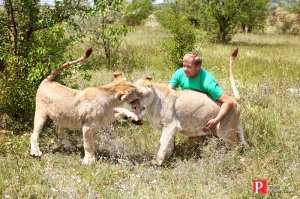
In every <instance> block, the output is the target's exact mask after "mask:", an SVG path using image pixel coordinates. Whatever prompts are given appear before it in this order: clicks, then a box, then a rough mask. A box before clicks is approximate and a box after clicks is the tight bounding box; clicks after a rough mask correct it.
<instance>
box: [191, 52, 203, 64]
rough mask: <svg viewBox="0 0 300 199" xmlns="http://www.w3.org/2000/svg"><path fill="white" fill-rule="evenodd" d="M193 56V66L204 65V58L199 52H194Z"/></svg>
mask: <svg viewBox="0 0 300 199" xmlns="http://www.w3.org/2000/svg"><path fill="white" fill-rule="evenodd" d="M191 55H192V56H193V64H194V65H199V66H201V65H202V57H201V55H200V54H199V53H198V52H192V53H191Z"/></svg>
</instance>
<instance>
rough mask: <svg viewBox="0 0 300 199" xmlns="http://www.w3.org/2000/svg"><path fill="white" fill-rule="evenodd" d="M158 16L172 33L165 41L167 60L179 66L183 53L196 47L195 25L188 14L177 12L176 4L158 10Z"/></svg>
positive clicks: (161, 22)
mask: <svg viewBox="0 0 300 199" xmlns="http://www.w3.org/2000/svg"><path fill="white" fill-rule="evenodd" d="M156 17H157V19H158V21H159V22H160V24H161V25H162V26H163V27H165V28H166V29H167V30H168V31H169V32H170V33H171V37H170V38H169V39H167V40H166V41H165V42H164V43H163V48H164V49H165V50H166V52H167V55H168V60H167V61H168V62H170V63H172V64H173V65H174V66H177V67H179V66H180V65H181V64H182V57H183V55H184V54H185V53H187V52H190V51H192V50H193V48H194V45H195V42H196V36H195V30H194V27H193V26H192V25H191V23H190V21H189V20H188V19H187V17H186V16H184V15H183V14H181V13H179V12H177V8H176V4H172V5H171V6H169V7H166V8H164V9H162V10H160V11H158V12H157V13H156Z"/></svg>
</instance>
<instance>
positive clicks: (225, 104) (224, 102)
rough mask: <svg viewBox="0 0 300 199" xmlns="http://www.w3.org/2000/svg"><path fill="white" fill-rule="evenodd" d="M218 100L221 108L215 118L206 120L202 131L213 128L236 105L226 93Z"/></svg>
mask: <svg viewBox="0 0 300 199" xmlns="http://www.w3.org/2000/svg"><path fill="white" fill-rule="evenodd" d="M218 102H220V103H221V109H220V111H219V113H218V115H217V116H216V117H215V118H213V119H211V120H209V121H208V122H207V124H206V125H205V127H204V128H203V130H204V131H208V130H209V129H212V128H214V127H215V126H216V125H217V124H218V123H219V122H220V121H221V120H222V119H223V118H224V117H225V115H226V114H227V113H228V112H229V111H230V110H231V109H232V108H233V107H234V106H235V105H236V102H235V101H234V100H233V99H231V98H230V97H229V96H228V95H226V94H223V95H222V96H221V97H220V99H219V100H218Z"/></svg>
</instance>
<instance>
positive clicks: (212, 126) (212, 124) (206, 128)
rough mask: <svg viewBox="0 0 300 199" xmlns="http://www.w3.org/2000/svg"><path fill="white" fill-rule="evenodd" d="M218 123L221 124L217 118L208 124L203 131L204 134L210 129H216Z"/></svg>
mask: <svg viewBox="0 0 300 199" xmlns="http://www.w3.org/2000/svg"><path fill="white" fill-rule="evenodd" d="M218 123H219V120H218V119H217V118H214V119H211V120H209V121H208V122H207V123H206V125H205V127H203V129H202V130H203V131H204V132H207V131H208V130H210V129H214V128H215V127H216V125H217V124H218Z"/></svg>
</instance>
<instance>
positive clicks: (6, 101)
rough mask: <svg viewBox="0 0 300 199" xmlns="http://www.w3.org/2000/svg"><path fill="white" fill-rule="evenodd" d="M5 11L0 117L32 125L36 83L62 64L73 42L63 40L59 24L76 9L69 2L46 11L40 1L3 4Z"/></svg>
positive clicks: (1, 30) (1, 29) (0, 56)
mask: <svg viewBox="0 0 300 199" xmlns="http://www.w3.org/2000/svg"><path fill="white" fill-rule="evenodd" d="M4 10H5V12H0V19H1V23H3V25H1V27H0V33H3V34H0V41H1V43H0V44H1V48H0V60H1V63H2V64H1V65H2V67H1V71H0V91H1V92H0V117H1V115H4V114H5V115H7V116H9V117H11V118H12V121H14V122H16V121H18V122H19V123H22V124H25V123H31V122H32V120H33V113H34V102H35V100H34V97H35V93H36V90H37V87H38V85H39V83H40V82H41V81H42V79H44V78H45V76H46V75H47V74H48V73H49V72H50V71H51V69H53V68H56V67H57V66H58V65H59V64H60V63H62V62H63V60H65V59H64V52H65V51H66V48H67V46H68V45H69V44H70V42H71V41H72V40H73V39H72V38H71V37H69V38H67V37H66V36H65V32H64V28H63V24H62V22H63V21H68V19H70V16H71V15H72V14H73V13H74V10H75V8H74V7H73V6H72V5H71V4H69V3H68V2H67V3H56V5H55V7H54V8H48V7H41V6H40V3H39V1H33V0H27V1H26V3H24V2H23V1H19V0H15V1H12V0H11V1H5V5H4ZM8 121H9V120H8ZM24 126H25V125H24ZM11 127H18V125H16V124H13V125H11Z"/></svg>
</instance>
